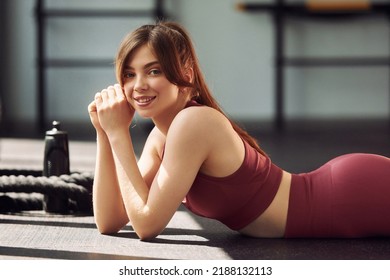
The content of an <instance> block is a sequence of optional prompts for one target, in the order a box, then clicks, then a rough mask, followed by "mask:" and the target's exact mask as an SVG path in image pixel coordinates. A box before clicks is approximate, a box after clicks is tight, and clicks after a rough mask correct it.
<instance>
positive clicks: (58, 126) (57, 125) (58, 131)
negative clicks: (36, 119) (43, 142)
mask: <svg viewBox="0 0 390 280" xmlns="http://www.w3.org/2000/svg"><path fill="white" fill-rule="evenodd" d="M52 125H53V128H52V129H51V130H48V131H46V135H50V136H54V135H64V134H67V132H66V131H63V130H61V123H60V122H59V121H53V123H52Z"/></svg>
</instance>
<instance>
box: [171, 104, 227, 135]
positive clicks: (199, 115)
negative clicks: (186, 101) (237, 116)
mask: <svg viewBox="0 0 390 280" xmlns="http://www.w3.org/2000/svg"><path fill="white" fill-rule="evenodd" d="M171 130H172V133H176V132H179V133H180V134H181V135H188V136H191V137H195V138H196V139H198V140H199V139H206V138H207V139H208V140H210V139H213V138H215V136H216V135H219V134H220V133H221V132H224V131H230V132H232V127H231V124H230V121H229V120H228V119H227V118H226V117H225V116H224V115H223V114H221V113H220V112H218V111H217V110H215V109H213V108H210V107H207V106H196V107H195V106H194V107H190V108H186V109H184V110H182V111H181V112H180V113H179V114H178V115H177V116H176V117H175V119H174V120H173V122H172V125H171V128H170V131H171Z"/></svg>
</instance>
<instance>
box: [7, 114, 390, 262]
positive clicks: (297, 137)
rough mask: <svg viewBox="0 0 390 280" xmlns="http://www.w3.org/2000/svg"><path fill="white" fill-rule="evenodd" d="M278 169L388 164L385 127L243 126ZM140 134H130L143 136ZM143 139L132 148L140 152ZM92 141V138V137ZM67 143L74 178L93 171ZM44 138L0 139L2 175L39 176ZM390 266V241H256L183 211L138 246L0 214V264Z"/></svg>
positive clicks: (45, 218)
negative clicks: (373, 158)
mask: <svg viewBox="0 0 390 280" xmlns="http://www.w3.org/2000/svg"><path fill="white" fill-rule="evenodd" d="M245 126H246V128H247V129H248V131H249V132H250V133H252V134H253V135H255V136H256V137H257V138H258V139H259V140H260V143H261V145H262V147H263V148H264V150H265V151H266V152H267V153H268V154H269V155H270V156H271V158H272V159H273V161H274V162H275V163H276V164H277V165H279V166H280V167H282V168H284V169H286V170H287V171H290V172H295V173H299V172H305V171H310V170H313V169H315V168H317V167H319V166H320V165H321V164H323V163H325V162H326V161H327V160H329V159H331V158H333V157H335V156H337V155H340V154H345V153H351V152H367V153H378V154H382V155H385V156H389V157H390V129H389V123H388V121H387V120H383V121H358V120H356V121H353V122H342V121H338V122H332V123H329V122H313V123H307V122H306V123H296V124H289V125H288V126H287V127H286V129H285V130H284V131H283V132H280V131H275V130H273V129H272V128H271V127H270V126H269V125H262V124H246V125H245ZM142 132H143V129H142V127H138V128H134V134H135V133H139V134H142ZM144 137H145V135H141V137H140V138H139V141H137V143H136V150H137V152H139V150H140V149H141V147H142V141H143V140H144ZM92 139H93V137H92ZM92 139H83V141H80V139H74V138H73V137H71V138H70V159H71V169H72V171H91V172H92V171H93V169H94V159H95V147H96V146H95V143H94V142H93V141H92ZM43 149H44V142H43V138H42V139H31V138H18V139H16V138H10V137H7V138H2V139H0V168H2V169H9V168H26V169H29V168H33V169H41V166H42V161H43ZM40 258H43V259H222V260H224V259H271V260H280V259H320V260H324V259H363V260H368V259H390V239H388V238H367V239H291V240H285V239H254V238H248V237H244V236H241V235H239V234H237V233H235V232H232V231H230V230H228V229H226V228H225V227H224V226H222V225H221V224H219V223H218V222H215V221H212V220H208V219H204V218H200V217H197V216H194V215H192V214H191V213H189V212H188V211H187V210H185V209H184V208H180V209H179V211H177V213H176V214H175V216H174V217H173V219H172V220H171V222H170V223H169V225H168V227H167V229H166V230H165V231H164V232H163V233H162V234H161V235H160V236H158V237H157V238H156V239H154V240H152V241H150V242H142V241H139V240H138V239H137V238H136V236H135V234H134V233H133V231H132V228H131V227H130V226H127V227H126V228H124V229H123V230H122V231H121V232H119V233H118V234H115V235H100V234H99V233H98V232H97V230H96V227H95V225H94V222H93V217H91V216H78V215H54V214H47V213H45V212H43V211H27V212H21V213H6V214H1V215H0V259H40Z"/></svg>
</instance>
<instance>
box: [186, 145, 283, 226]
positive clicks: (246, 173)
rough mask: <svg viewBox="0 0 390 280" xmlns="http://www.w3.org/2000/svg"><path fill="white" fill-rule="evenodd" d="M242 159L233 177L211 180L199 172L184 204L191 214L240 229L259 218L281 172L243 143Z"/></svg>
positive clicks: (274, 190) (270, 197)
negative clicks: (243, 156) (243, 154)
mask: <svg viewBox="0 0 390 280" xmlns="http://www.w3.org/2000/svg"><path fill="white" fill-rule="evenodd" d="M243 142H244V145H245V158H244V161H243V163H242V165H241V166H240V168H239V169H237V170H236V171H235V172H234V173H233V174H231V175H229V176H227V177H222V178H219V177H211V176H208V175H205V174H202V173H198V175H197V176H196V178H195V181H194V183H193V185H192V187H191V189H190V191H189V192H188V194H187V196H186V199H185V202H184V205H185V206H186V207H187V208H188V209H189V210H190V211H191V212H193V213H195V214H197V215H200V216H203V217H207V218H212V219H216V220H219V221H220V222H222V223H223V224H225V225H226V226H228V227H229V228H231V229H233V230H240V229H242V228H244V227H245V226H247V225H248V224H250V223H251V222H252V221H254V220H255V219H256V218H257V217H259V216H260V215H261V214H262V213H263V212H264V211H265V210H266V209H267V208H268V206H269V205H270V204H271V202H272V201H273V199H274V197H275V195H276V193H277V191H278V189H279V185H280V182H281V178H282V170H281V169H280V168H279V167H277V166H275V165H274V164H272V162H271V160H270V158H268V157H265V156H263V155H262V154H260V153H259V152H258V151H257V150H256V149H254V148H253V147H252V146H250V145H249V144H248V143H247V142H246V141H243Z"/></svg>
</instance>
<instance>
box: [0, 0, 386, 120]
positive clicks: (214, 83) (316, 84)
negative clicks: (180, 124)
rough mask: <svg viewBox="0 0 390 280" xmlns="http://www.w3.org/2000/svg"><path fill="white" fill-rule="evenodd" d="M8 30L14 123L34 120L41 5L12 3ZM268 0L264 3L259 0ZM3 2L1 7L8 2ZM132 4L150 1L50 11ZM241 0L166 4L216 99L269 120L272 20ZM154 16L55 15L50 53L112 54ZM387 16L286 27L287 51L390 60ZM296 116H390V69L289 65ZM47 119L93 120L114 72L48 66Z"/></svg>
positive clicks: (6, 79) (289, 106) (232, 111)
mask: <svg viewBox="0 0 390 280" xmlns="http://www.w3.org/2000/svg"><path fill="white" fill-rule="evenodd" d="M4 2H6V3H7V4H6V5H5V6H6V9H7V14H8V17H7V27H6V34H7V35H6V38H5V39H4V38H2V41H4V47H5V51H6V58H7V60H6V62H5V65H6V69H7V71H4V70H2V72H1V77H2V82H3V88H4V90H3V96H4V97H3V98H4V103H5V104H6V106H5V107H6V114H7V119H9V120H12V122H16V123H18V122H24V123H28V122H34V120H35V118H36V115H37V104H36V65H37V63H36V39H35V38H36V37H35V35H36V30H35V18H34V2H35V1H30V0H6V1H4ZM259 2H264V1H259ZM2 3H3V2H2ZM91 3H92V4H93V6H94V7H95V8H102V9H108V8H122V7H127V6H128V3H131V5H133V7H135V8H142V7H148V6H151V5H152V1H141V0H131V1H130V0H115V1H109V2H108V1H103V0H99V1H92V2H91V1H87V0H84V1H75V0H72V1H64V0H57V1H56V0H50V1H48V2H47V4H48V6H49V7H52V8H56V7H57V8H58V7H77V8H87V7H88V6H89V5H90V4H91ZM236 3H237V1H235V0H213V1H208V0H197V1H193V0H166V8H167V11H168V12H169V14H170V15H171V17H172V18H173V19H175V20H177V21H179V22H181V23H183V24H184V26H185V27H186V28H187V29H188V30H189V31H190V33H191V35H192V37H193V39H194V42H195V47H196V50H197V52H198V55H199V59H200V63H201V66H202V68H203V70H204V72H205V75H206V78H207V81H208V82H209V84H210V87H211V88H212V90H213V92H214V94H215V96H216V97H217V99H218V100H219V102H220V104H221V105H222V107H223V108H224V109H225V111H226V112H228V114H229V115H231V116H232V117H234V118H236V119H242V120H270V119H272V117H273V114H274V95H273V91H274V85H273V21H272V18H271V17H270V16H269V15H267V14H251V13H244V12H239V11H237V10H236V9H235V4H236ZM150 21H151V20H150V19H135V20H134V19H129V20H120V19H111V20H103V19H102V20H96V19H95V20H85V19H76V20H73V21H69V20H65V19H61V18H59V19H49V20H48V25H47V44H48V57H52V58H55V57H56V58H66V57H68V58H71V57H75V58H113V57H114V54H115V52H116V49H117V46H118V44H119V42H120V40H121V38H122V37H123V36H124V35H125V33H127V32H128V31H130V30H131V29H133V28H135V27H136V26H138V25H139V24H143V23H146V22H150ZM389 34H390V32H389V27H388V22H387V21H386V20H384V19H380V18H378V19H364V20H359V21H340V22H335V23H328V22H322V21H314V22H310V21H309V22H302V21H299V20H297V19H291V20H289V21H288V27H287V45H286V48H287V52H288V55H291V56H293V55H297V56H308V57H310V56H323V57H328V56H331V57H333V56H338V55H340V56H359V55H372V56H376V55H380V56H388V55H389V49H390V47H389V39H388V38H389ZM286 73H287V84H286V96H287V101H286V110H287V114H288V117H289V118H311V119H316V118H326V119H329V118H351V117H363V118H386V117H388V115H389V103H390V101H389V93H388V92H389V72H388V69H387V68H386V67H376V68H300V69H297V68H292V67H290V68H288V69H287V70H286ZM47 77H48V83H47V89H48V96H47V101H48V112H47V114H48V119H49V120H51V119H54V118H57V119H61V120H62V121H65V122H66V121H67V122H81V123H88V122H89V119H88V114H87V112H86V107H87V105H88V103H89V101H90V100H91V99H92V98H93V95H94V93H95V92H96V91H99V90H100V89H102V88H103V87H105V86H107V85H108V84H111V83H113V82H115V78H114V73H113V68H110V67H105V68H96V69H94V68H89V69H88V68H83V69H81V68H80V69H71V68H51V69H49V70H48V71H47Z"/></svg>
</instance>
